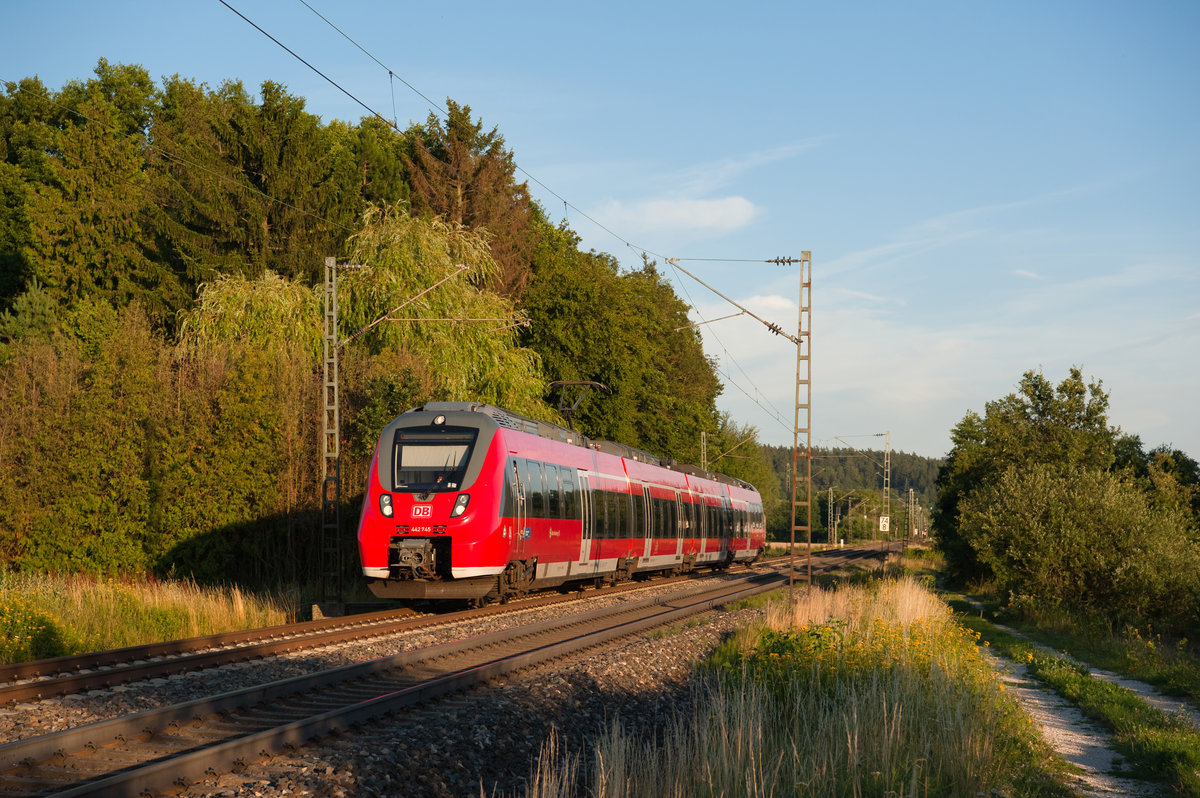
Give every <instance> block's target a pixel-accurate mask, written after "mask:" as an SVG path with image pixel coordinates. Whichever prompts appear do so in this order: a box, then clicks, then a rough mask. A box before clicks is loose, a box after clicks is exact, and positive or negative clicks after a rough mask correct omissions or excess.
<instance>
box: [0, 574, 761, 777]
mask: <svg viewBox="0 0 1200 798" xmlns="http://www.w3.org/2000/svg"><path fill="white" fill-rule="evenodd" d="M780 583H781V578H780V576H779V575H778V574H777V573H749V574H745V573H743V574H738V575H729V576H726V577H724V578H723V579H719V580H706V581H705V582H703V583H697V584H693V585H691V586H689V587H688V588H685V589H682V590H680V589H674V590H672V591H671V592H670V593H669V594H668V595H664V596H659V597H658V598H652V599H643V600H636V599H632V598H627V600H625V601H617V602H615V603H614V606H606V607H602V608H599V609H592V610H588V611H585V612H580V613H575V614H571V615H565V616H563V617H559V618H555V619H552V620H544V621H540V622H536V623H530V624H526V625H523V626H518V627H515V628H510V629H504V630H500V631H494V632H491V633H487V634H483V635H479V636H476V637H471V638H467V639H463V640H458V641H451V642H445V643H441V644H438V645H433V646H428V647H424V648H420V649H417V650H412V651H406V652H403V653H400V654H396V655H393V656H388V657H381V658H378V659H375V660H371V661H368V662H360V663H356V664H351V665H345V666H342V667H337V668H331V669H327V670H323V671H320V672H317V673H311V674H306V675H303V676H298V677H294V678H290V679H284V680H280V681H275V682H271V683H269V684H264V685H258V686H253V687H248V688H244V689H240V690H234V691H231V692H227V693H224V694H220V695H215V696H209V697H205V698H201V699H197V700H192V701H187V702H184V703H179V704H174V705H171V706H167V707H162V708H159V709H154V710H149V711H145V712H140V713H136V714H132V715H126V716H124V717H118V718H113V719H110V720H105V721H100V722H96V723H91V724H88V725H85V726H80V727H77V728H73V729H68V730H65V731H62V732H57V733H52V734H45V735H41V736H38V737H32V738H29V739H26V740H19V741H16V742H12V743H9V744H7V745H4V746H0V795H131V796H132V795H140V794H142V793H144V792H147V791H162V790H172V789H178V788H179V786H180V785H186V784H188V783H189V782H191V781H194V780H197V779H200V778H203V777H204V775H205V774H206V773H212V772H227V771H230V770H236V769H238V768H239V767H240V766H241V765H243V764H245V763H249V762H253V761H255V760H257V759H259V758H260V757H262V756H263V755H270V754H273V753H276V752H280V751H285V750H288V749H290V748H294V747H297V746H299V745H302V744H303V743H304V742H306V741H308V740H311V739H313V738H317V737H321V736H324V735H327V734H329V733H332V732H336V731H340V730H345V729H349V728H353V727H355V726H358V725H360V724H363V723H366V722H368V721H371V720H373V719H376V718H379V717H383V716H387V715H390V714H393V713H395V712H397V711H401V710H403V709H405V708H407V707H413V706H417V705H420V704H423V703H428V702H431V701H435V700H437V699H438V698H439V697H441V696H445V695H447V694H449V693H453V692H458V691H461V690H464V689H466V688H468V687H472V686H476V685H479V684H482V683H484V682H486V681H488V680H491V679H496V678H500V677H503V676H505V675H506V674H510V673H513V672H515V671H518V670H520V669H523V668H528V667H531V666H534V665H538V664H540V663H543V662H546V661H549V660H551V659H554V658H557V657H562V656H566V655H568V654H572V653H576V652H579V651H582V650H584V649H587V648H590V647H593V646H597V645H600V644H602V643H605V642H608V641H611V640H614V639H616V638H619V637H624V636H629V635H635V634H637V633H639V632H642V631H644V630H647V629H650V628H652V627H656V626H661V625H665V624H671V623H673V622H675V621H677V620H679V619H681V618H685V617H687V616H690V615H694V614H696V613H701V612H704V611H706V610H708V609H711V608H712V607H714V606H717V605H719V604H724V603H727V602H729V601H732V600H735V599H737V598H741V597H745V596H749V595H752V594H755V593H759V592H763V591H765V590H769V589H772V588H775V587H778V586H779V585H780Z"/></svg>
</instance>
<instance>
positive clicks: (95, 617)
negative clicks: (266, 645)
mask: <svg viewBox="0 0 1200 798" xmlns="http://www.w3.org/2000/svg"><path fill="white" fill-rule="evenodd" d="M293 617H294V612H293V610H292V609H291V607H290V606H289V602H287V601H285V600H284V599H282V598H280V597H266V598H262V597H258V596H254V595H252V594H248V593H245V592H243V591H241V590H239V589H238V588H236V587H233V588H225V589H212V588H201V587H199V586H197V585H196V584H195V583H192V582H177V581H166V582H163V581H157V580H141V581H133V580H128V581H126V580H112V579H99V578H95V577H89V576H83V575H66V576H60V575H51V574H30V573H16V572H11V571H0V664H8V663H13V662H24V661H27V660H31V659H42V658H46V657H55V656H62V655H64V654H73V653H79V652H83V651H99V650H102V649H109V648H123V647H126V646H135V645H142V644H145V643H153V642H158V641H162V640H175V639H179V638H185V637H196V636H199V635H206V634H215V633H217V632H224V631H230V630H234V629H249V628H254V627H259V626H273V625H276V624H282V623H287V622H288V621H289V620H291V619H292V618H293Z"/></svg>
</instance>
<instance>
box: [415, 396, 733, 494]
mask: <svg viewBox="0 0 1200 798" xmlns="http://www.w3.org/2000/svg"><path fill="white" fill-rule="evenodd" d="M421 411H424V412H428V413H481V414H483V415H486V416H490V417H491V418H492V420H494V421H495V422H496V424H498V425H499V426H501V427H504V428H505V429H511V430H516V431H518V432H526V433H529V434H530V435H537V436H538V437H539V438H547V439H549V440H554V441H560V442H562V443H567V444H570V445H572V446H580V447H583V448H585V449H593V450H595V451H597V452H603V453H605V454H612V455H616V456H617V457H623V458H625V459H626V460H634V461H636V462H639V463H648V464H649V465H653V466H659V467H661V468H669V469H670V470H672V471H678V472H679V473H681V474H687V475H688V476H693V477H700V478H702V479H711V480H713V481H716V482H724V483H725V484H727V485H735V486H737V487H740V488H744V489H746V490H756V488H755V487H754V486H753V485H751V484H750V483H749V482H746V481H745V480H741V479H737V478H736V477H731V476H728V475H727V474H719V473H716V472H714V471H705V470H704V469H702V468H700V467H698V466H694V465H688V464H686V463H679V462H676V461H675V460H669V459H666V458H662V457H657V456H655V455H653V454H650V453H649V452H645V451H642V450H641V449H638V448H635V447H633V446H626V445H625V444H623V443H614V442H613V441H602V440H592V439H590V438H588V437H587V436H585V435H582V434H580V433H579V432H577V431H575V430H573V429H570V428H568V427H564V426H562V425H561V424H554V423H552V422H549V421H538V420H537V419H532V418H526V417H525V416H522V415H519V414H517V413H513V412H512V411H509V410H504V409H502V408H499V407H495V406H493V405H489V404H484V403H482V402H426V403H425V404H424V405H423V406H422V407H415V408H413V409H412V410H410V411H409V412H410V413H412V412H421Z"/></svg>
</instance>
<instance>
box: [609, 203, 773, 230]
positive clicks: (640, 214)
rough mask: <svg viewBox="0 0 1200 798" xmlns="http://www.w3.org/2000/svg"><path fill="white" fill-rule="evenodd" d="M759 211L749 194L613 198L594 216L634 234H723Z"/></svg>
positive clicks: (744, 224)
mask: <svg viewBox="0 0 1200 798" xmlns="http://www.w3.org/2000/svg"><path fill="white" fill-rule="evenodd" d="M758 214H759V209H758V208H757V207H756V206H755V205H754V203H752V202H750V200H748V199H746V198H745V197H737V196H733V197H720V198H717V199H683V198H678V199H652V200H642V201H640V202H634V203H628V204H627V203H624V202H621V201H619V200H609V201H608V203H606V204H605V205H603V206H602V207H601V208H600V209H599V210H597V211H594V212H592V213H591V214H590V215H592V216H594V217H596V218H597V219H599V220H600V221H601V222H602V223H603V224H604V225H605V226H606V227H611V228H613V229H616V230H622V231H624V230H628V231H630V232H631V233H632V234H634V235H636V234H640V233H645V232H655V233H659V234H667V233H678V232H691V233H696V232H709V233H712V234H714V235H722V234H724V233H730V232H733V231H735V230H740V229H742V228H743V227H745V226H746V225H748V224H750V222H751V221H753V219H754V218H755V217H756V216H757V215H758Z"/></svg>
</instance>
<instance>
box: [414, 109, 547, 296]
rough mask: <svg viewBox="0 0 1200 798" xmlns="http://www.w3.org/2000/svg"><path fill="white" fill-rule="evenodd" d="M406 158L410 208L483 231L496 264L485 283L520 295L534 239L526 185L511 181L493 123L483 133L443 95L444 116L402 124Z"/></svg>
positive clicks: (507, 156) (512, 171) (510, 165)
mask: <svg viewBox="0 0 1200 798" xmlns="http://www.w3.org/2000/svg"><path fill="white" fill-rule="evenodd" d="M409 135H410V139H411V154H410V155H408V156H407V157H406V159H405V163H406V165H407V167H408V177H409V182H410V184H411V185H412V209H413V212H414V213H416V214H418V215H422V216H441V217H444V218H445V219H446V221H448V222H449V223H450V224H452V225H464V226H466V227H468V228H471V229H479V228H484V229H486V230H487V231H488V233H489V236H490V237H489V242H490V246H491V253H492V258H493V260H494V261H495V262H496V265H497V268H496V270H495V271H493V272H492V273H491V274H490V275H489V276H488V283H487V287H488V288H490V289H492V290H494V291H496V292H497V293H500V294H502V295H504V296H506V297H509V298H510V299H514V300H519V299H520V298H521V297H522V296H523V295H524V293H525V288H526V282H527V281H528V279H529V272H530V259H531V257H532V254H533V249H534V246H535V244H536V226H535V224H534V218H533V217H532V215H531V213H532V202H531V201H530V198H529V188H528V186H527V185H526V184H525V183H518V182H517V180H516V168H517V167H516V162H515V161H514V160H513V155H512V152H511V151H509V150H506V149H504V137H503V136H501V135H500V133H499V132H498V130H497V129H496V128H492V129H491V130H490V131H487V132H484V129H483V123H482V122H476V121H474V120H472V119H471V107H470V106H469V105H459V104H458V103H456V102H454V101H453V100H447V101H446V120H445V122H443V121H442V119H441V117H439V116H438V115H437V114H433V113H431V114H430V115H429V119H428V120H427V121H426V123H425V125H424V126H415V127H413V128H412V129H411V130H410V131H409Z"/></svg>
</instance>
